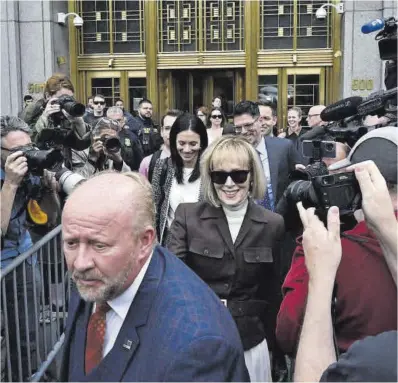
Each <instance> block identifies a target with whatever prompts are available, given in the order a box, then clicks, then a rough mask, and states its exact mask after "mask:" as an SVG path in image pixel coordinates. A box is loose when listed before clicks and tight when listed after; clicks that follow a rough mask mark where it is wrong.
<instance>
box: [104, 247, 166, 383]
mask: <svg viewBox="0 0 398 383" xmlns="http://www.w3.org/2000/svg"><path fill="white" fill-rule="evenodd" d="M160 262H161V261H160V257H159V248H158V247H157V248H156V249H155V250H154V252H153V256H152V260H151V262H150V264H149V267H148V269H147V272H146V274H145V277H144V279H143V280H142V283H141V286H140V287H139V289H138V292H137V295H136V296H135V298H134V301H133V303H132V304H131V306H130V309H129V311H128V313H127V316H126V318H125V320H124V322H123V326H122V328H121V329H120V331H119V334H118V336H117V338H116V341H115V344H114V346H113V347H112V350H111V351H110V352H109V353H108V354H107V356H106V357H105V359H104V360H106V359H107V358H109V359H110V360H111V361H112V363H109V366H110V369H109V370H106V371H104V373H103V374H102V380H103V381H113V382H120V381H121V380H122V378H123V375H124V373H125V371H126V369H127V367H128V366H129V365H130V364H131V363H132V362H131V359H132V358H133V356H134V354H135V352H136V350H137V347H138V345H139V343H140V338H139V334H138V329H139V327H141V326H144V325H145V324H146V323H147V321H148V315H149V311H150V308H151V306H152V304H153V302H154V300H155V298H156V294H157V289H158V286H159V283H160V281H161V278H162V268H161V267H160Z"/></svg>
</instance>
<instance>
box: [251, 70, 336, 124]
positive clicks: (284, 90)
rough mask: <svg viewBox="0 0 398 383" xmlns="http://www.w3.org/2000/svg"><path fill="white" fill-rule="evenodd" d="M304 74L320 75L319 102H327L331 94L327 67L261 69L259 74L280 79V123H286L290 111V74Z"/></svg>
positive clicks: (278, 107) (278, 113) (278, 114)
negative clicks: (288, 101)
mask: <svg viewBox="0 0 398 383" xmlns="http://www.w3.org/2000/svg"><path fill="white" fill-rule="evenodd" d="M292 74H295V75H302V74H308V75H311V74H312V75H313V74H318V75H319V103H320V104H325V103H326V101H327V99H328V97H329V95H327V94H326V89H325V79H326V68H325V67H314V68H266V69H259V70H258V76H277V79H278V105H277V116H278V121H279V123H278V125H280V123H282V124H283V123H284V122H285V121H286V118H287V111H288V104H287V99H288V76H289V75H292Z"/></svg>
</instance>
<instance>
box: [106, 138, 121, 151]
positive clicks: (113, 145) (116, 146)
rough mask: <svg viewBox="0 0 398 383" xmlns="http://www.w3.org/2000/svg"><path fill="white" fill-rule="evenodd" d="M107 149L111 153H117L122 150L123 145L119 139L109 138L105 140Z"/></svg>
mask: <svg viewBox="0 0 398 383" xmlns="http://www.w3.org/2000/svg"><path fill="white" fill-rule="evenodd" d="M105 148H106V150H107V151H108V152H110V153H117V152H118V151H119V150H120V148H121V144H120V141H119V139H118V138H117V137H109V138H107V139H106V140H105Z"/></svg>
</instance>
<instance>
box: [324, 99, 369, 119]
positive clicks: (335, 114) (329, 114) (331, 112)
mask: <svg viewBox="0 0 398 383" xmlns="http://www.w3.org/2000/svg"><path fill="white" fill-rule="evenodd" d="M361 103H362V97H359V96H353V97H347V98H345V99H344V100H340V101H337V102H335V103H334V104H332V105H329V106H327V107H326V108H325V109H324V110H323V111H322V112H321V119H322V121H327V122H329V121H341V120H344V119H345V118H347V117H351V116H353V115H355V114H357V113H358V110H357V108H358V106H359V105H360V104H361Z"/></svg>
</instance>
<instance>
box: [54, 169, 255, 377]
mask: <svg viewBox="0 0 398 383" xmlns="http://www.w3.org/2000/svg"><path fill="white" fill-rule="evenodd" d="M115 185H117V187H115ZM154 221H155V210H154V205H153V202H152V189H151V187H150V184H149V182H148V181H147V180H146V179H145V177H144V176H142V175H140V174H139V173H125V174H120V173H106V172H105V173H101V174H99V175H98V176H96V177H94V178H92V179H90V180H88V181H86V182H84V183H82V184H81V185H80V186H78V187H77V188H76V189H75V190H74V191H73V192H72V194H71V195H70V196H69V198H68V200H67V202H66V204H65V208H64V211H63V217H62V230H63V247H64V253H65V258H66V263H67V266H68V270H69V272H70V274H71V276H72V279H73V280H74V282H75V283H76V287H77V290H78V292H77V291H76V290H74V291H72V294H71V299H70V305H69V314H68V321H67V325H66V331H65V342H64V355H63V361H62V368H61V376H60V380H61V381H72V382H76V381H95V382H100V381H113V382H117V381H129V382H133V381H141V382H143V381H171V382H177V381H218V382H219V381H249V375H248V372H247V369H246V366H245V362H244V356H243V347H242V344H241V342H240V339H239V334H238V332H237V330H236V327H235V324H234V322H233V319H232V317H231V316H230V314H229V312H228V309H227V308H226V307H225V306H224V305H223V304H222V303H221V301H220V300H219V299H218V298H217V296H216V295H215V294H214V293H213V292H212V291H211V290H210V289H209V288H208V287H207V285H205V283H204V282H203V281H202V280H201V279H200V278H199V277H197V276H196V275H195V274H194V273H193V272H192V271H191V270H190V269H189V268H188V267H187V266H185V265H184V264H183V263H182V262H181V261H179V260H178V259H177V257H176V256H174V255H173V254H171V253H169V252H168V251H167V250H166V249H163V248H161V247H159V246H156V230H155V226H154Z"/></svg>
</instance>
